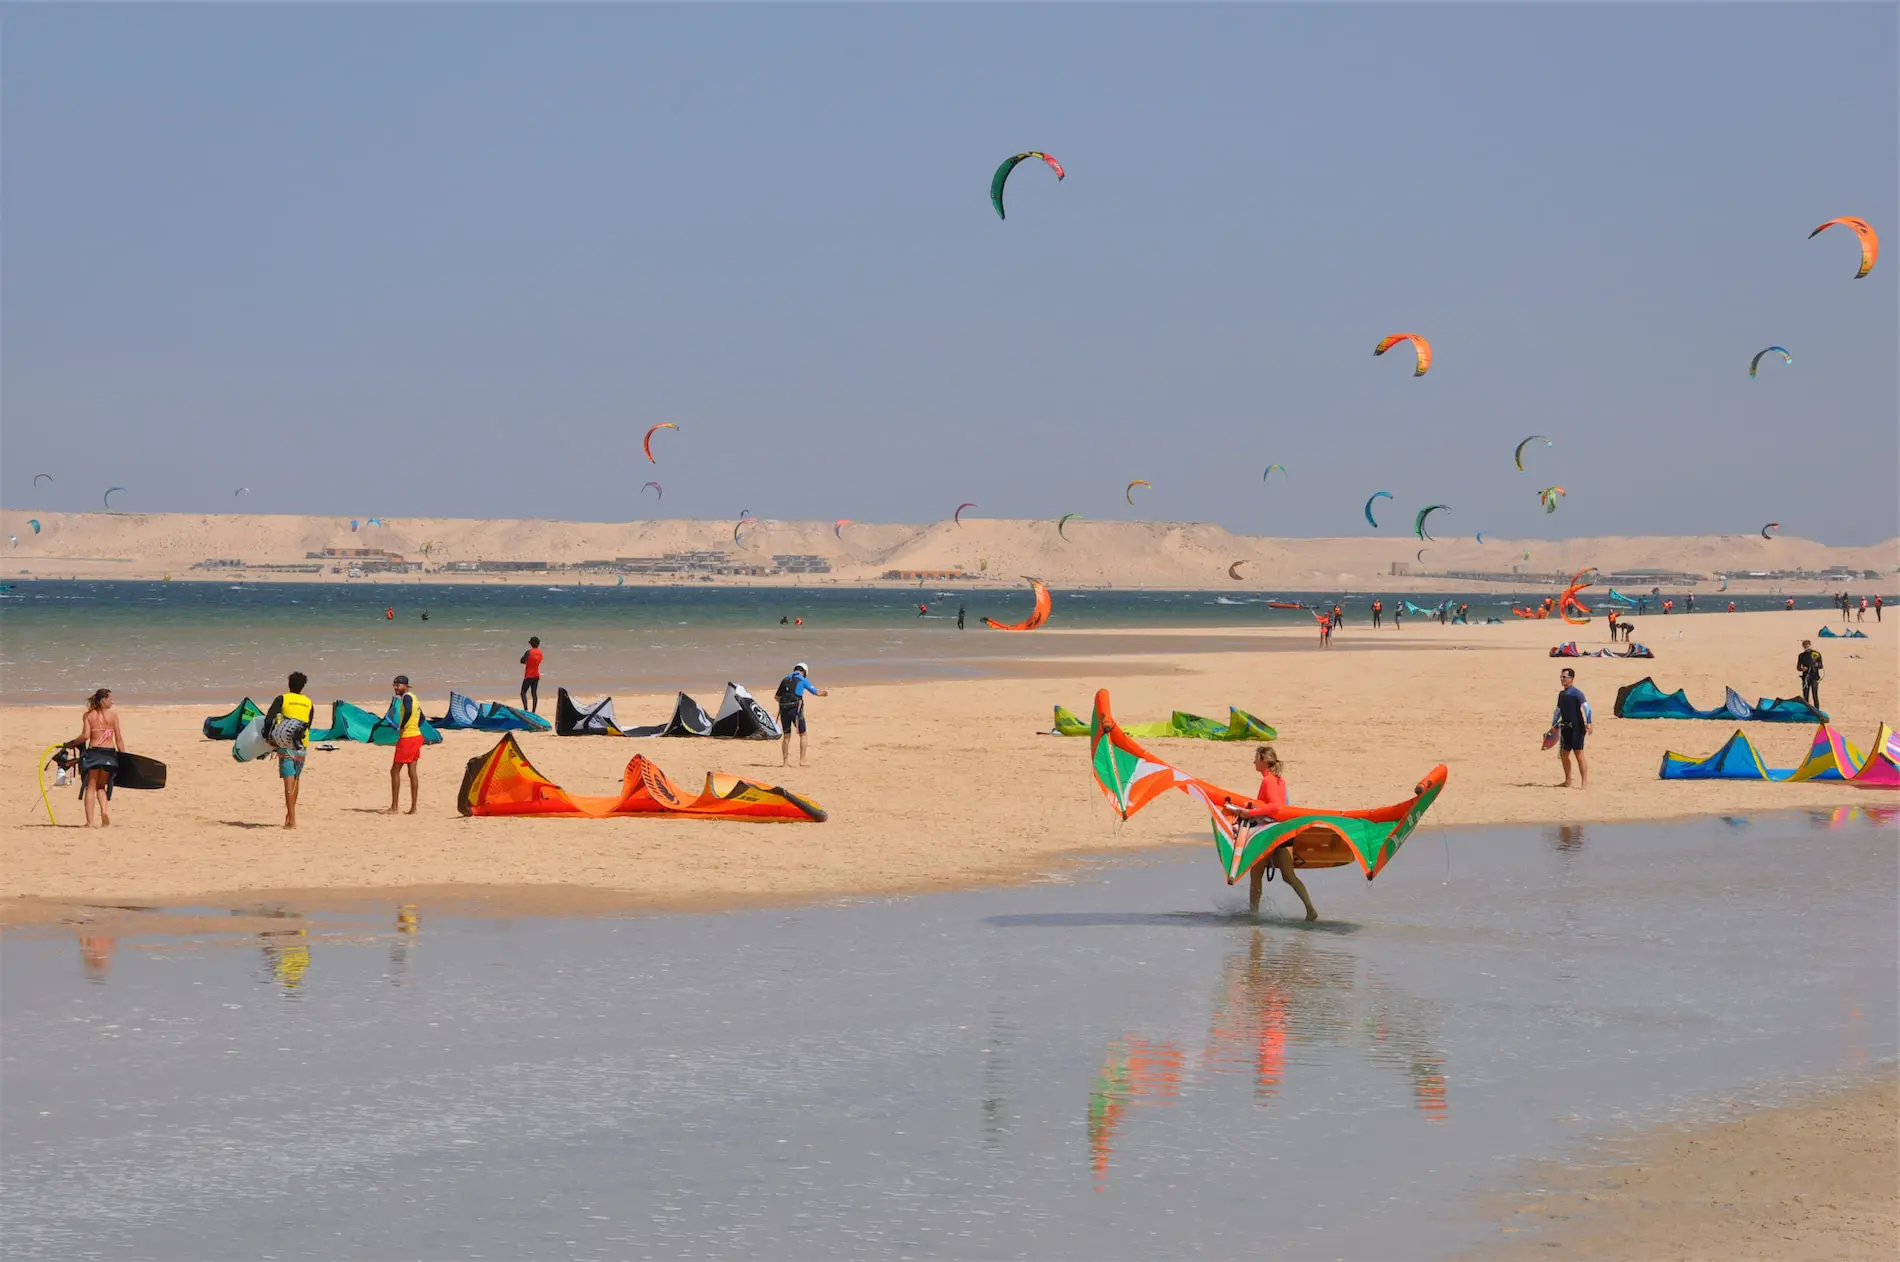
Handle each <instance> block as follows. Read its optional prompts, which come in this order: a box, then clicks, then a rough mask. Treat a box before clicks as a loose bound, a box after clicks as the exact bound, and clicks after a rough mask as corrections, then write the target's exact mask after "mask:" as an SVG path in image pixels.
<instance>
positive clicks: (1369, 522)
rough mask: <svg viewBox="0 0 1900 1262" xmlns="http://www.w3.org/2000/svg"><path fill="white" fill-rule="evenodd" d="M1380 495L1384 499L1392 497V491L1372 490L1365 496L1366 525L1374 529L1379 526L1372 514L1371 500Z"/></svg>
mask: <svg viewBox="0 0 1900 1262" xmlns="http://www.w3.org/2000/svg"><path fill="white" fill-rule="evenodd" d="M1382 495H1383V496H1384V497H1385V498H1386V499H1391V498H1392V492H1390V491H1374V492H1373V493H1372V494H1371V495H1368V496H1367V497H1366V525H1368V526H1371V527H1372V528H1373V529H1374V530H1377V529H1378V528H1379V523H1378V522H1377V521H1376V520H1375V519H1374V518H1373V516H1372V501H1373V500H1376V499H1378V498H1379V497H1380V496H1382Z"/></svg>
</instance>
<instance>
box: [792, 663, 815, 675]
mask: <svg viewBox="0 0 1900 1262" xmlns="http://www.w3.org/2000/svg"><path fill="white" fill-rule="evenodd" d="M792 669H793V670H795V671H797V672H798V673H799V674H801V675H809V674H811V667H809V666H807V665H805V663H803V662H799V663H796V664H795V665H794V666H793V667H792Z"/></svg>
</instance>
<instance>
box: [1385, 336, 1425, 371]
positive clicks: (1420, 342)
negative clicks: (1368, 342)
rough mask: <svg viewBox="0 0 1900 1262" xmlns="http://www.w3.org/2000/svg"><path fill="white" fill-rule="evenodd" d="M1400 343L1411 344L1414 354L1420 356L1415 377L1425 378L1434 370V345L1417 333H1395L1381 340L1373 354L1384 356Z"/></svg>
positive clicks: (1415, 369) (1414, 368)
mask: <svg viewBox="0 0 1900 1262" xmlns="http://www.w3.org/2000/svg"><path fill="white" fill-rule="evenodd" d="M1400 342H1410V343H1411V344H1412V350H1413V352H1414V353H1415V354H1416V355H1417V356H1418V359H1417V363H1416V364H1415V365H1414V367H1413V370H1412V375H1413V376H1414V377H1423V376H1424V375H1425V374H1426V373H1428V372H1430V371H1431V370H1432V344H1431V343H1430V342H1428V341H1426V340H1425V339H1424V338H1422V337H1420V336H1419V335H1418V334H1416V333H1394V334H1392V335H1391V336H1389V337H1384V338H1381V339H1379V344H1378V345H1377V346H1375V347H1373V348H1372V353H1373V354H1374V355H1383V354H1385V353H1386V352H1387V351H1389V350H1391V349H1392V348H1393V347H1394V346H1397V345H1398V344H1399V343H1400Z"/></svg>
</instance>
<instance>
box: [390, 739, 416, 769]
mask: <svg viewBox="0 0 1900 1262" xmlns="http://www.w3.org/2000/svg"><path fill="white" fill-rule="evenodd" d="M421 761H422V738H421V737H420V736H405V737H403V738H402V739H401V740H399V741H397V742H396V761H395V762H394V763H392V764H391V765H392V766H396V767H400V766H402V765H403V764H404V763H406V762H421Z"/></svg>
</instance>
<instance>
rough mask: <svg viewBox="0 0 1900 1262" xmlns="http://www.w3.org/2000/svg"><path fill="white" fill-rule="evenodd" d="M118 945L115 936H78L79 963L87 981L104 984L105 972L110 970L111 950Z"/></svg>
mask: <svg viewBox="0 0 1900 1262" xmlns="http://www.w3.org/2000/svg"><path fill="white" fill-rule="evenodd" d="M118 945H119V943H118V940H117V939H116V938H109V937H105V936H104V935H101V934H91V935H87V934H81V935H80V936H79V965H80V967H81V968H83V969H84V970H85V972H86V980H87V981H89V982H97V983H99V984H100V985H102V986H103V985H104V984H105V980H106V974H108V973H110V972H111V971H112V952H113V951H114V950H115V949H116V948H117V947H118Z"/></svg>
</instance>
